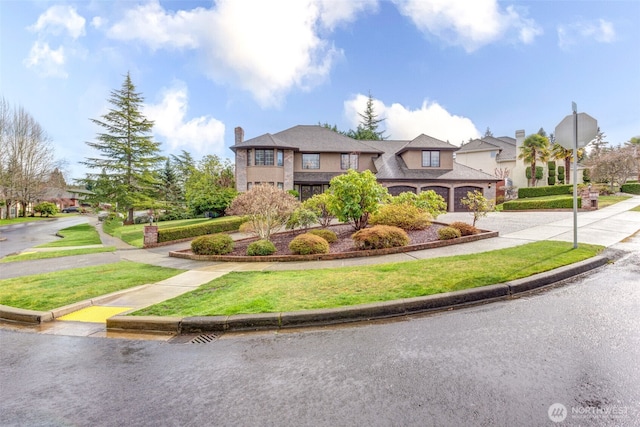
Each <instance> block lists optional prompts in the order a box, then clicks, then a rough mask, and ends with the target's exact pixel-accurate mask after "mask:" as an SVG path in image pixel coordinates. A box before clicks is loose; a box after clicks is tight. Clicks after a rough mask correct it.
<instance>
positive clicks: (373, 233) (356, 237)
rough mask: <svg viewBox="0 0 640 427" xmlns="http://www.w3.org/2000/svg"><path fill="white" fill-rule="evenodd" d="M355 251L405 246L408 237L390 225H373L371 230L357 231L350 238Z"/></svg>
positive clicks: (402, 231)
mask: <svg viewBox="0 0 640 427" xmlns="http://www.w3.org/2000/svg"><path fill="white" fill-rule="evenodd" d="M351 238H352V239H353V241H354V242H355V246H356V249H361V250H366V249H384V248H395V247H398V246H406V245H408V244H409V236H407V233H406V232H405V231H404V230H403V229H402V228H399V227H394V226H391V225H374V226H373V227H371V228H363V229H362V230H358V231H356V232H355V233H353V235H352V236H351Z"/></svg>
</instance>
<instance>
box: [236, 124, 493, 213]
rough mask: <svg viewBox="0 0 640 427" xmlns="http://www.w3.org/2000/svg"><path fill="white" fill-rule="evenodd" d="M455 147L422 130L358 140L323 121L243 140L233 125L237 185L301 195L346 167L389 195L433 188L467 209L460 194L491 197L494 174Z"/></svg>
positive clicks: (318, 189)
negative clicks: (370, 176) (367, 174)
mask: <svg viewBox="0 0 640 427" xmlns="http://www.w3.org/2000/svg"><path fill="white" fill-rule="evenodd" d="M457 149H458V147H456V146H454V145H451V144H449V143H448V142H444V141H440V140H438V139H436V138H432V137H430V136H427V135H424V134H422V135H419V136H418V137H416V138H415V139H413V140H383V141H359V140H355V139H352V138H349V137H347V136H344V135H342V134H340V133H338V132H335V131H333V130H331V129H327V128H325V127H323V126H313V125H311V126H306V125H299V126H294V127H292V128H290V129H287V130H284V131H282V132H278V133H276V134H264V135H261V136H258V137H255V138H252V139H248V140H245V139H244V131H243V129H242V128H240V127H238V128H236V129H235V144H234V145H233V146H232V147H231V150H232V151H233V152H234V153H235V174H236V189H237V190H238V191H240V192H242V191H247V190H248V189H250V188H251V187H252V186H254V185H257V184H260V183H269V184H272V185H274V186H276V187H278V188H281V189H283V190H296V191H297V192H298V193H299V194H300V199H301V200H306V199H308V198H310V197H312V196H313V195H314V194H320V193H323V192H324V191H325V190H327V189H328V188H329V182H330V181H331V179H332V178H333V177H335V176H338V175H341V174H343V173H346V172H347V171H348V170H349V169H354V170H356V171H359V172H362V171H365V170H370V171H371V172H373V173H374V174H375V175H376V178H377V179H378V182H380V184H382V185H384V186H385V187H387V189H388V190H389V193H391V194H393V195H397V194H400V193H401V192H404V191H411V192H413V193H420V192H421V191H427V190H433V191H435V192H436V193H437V194H439V195H441V196H442V197H443V198H444V200H445V201H446V202H447V210H448V211H450V212H453V211H463V210H466V208H464V206H462V204H461V202H460V201H461V199H462V198H464V197H466V195H467V192H468V191H473V190H479V191H481V192H482V193H483V195H484V196H485V197H486V198H488V199H495V189H496V183H497V182H498V181H499V179H498V178H496V177H495V176H493V175H491V174H488V173H485V172H481V171H478V170H476V169H473V168H471V167H468V166H465V165H462V164H460V163H457V162H456V161H455V160H454V152H455V151H456V150H457Z"/></svg>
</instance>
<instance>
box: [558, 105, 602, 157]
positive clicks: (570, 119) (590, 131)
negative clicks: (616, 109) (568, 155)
mask: <svg viewBox="0 0 640 427" xmlns="http://www.w3.org/2000/svg"><path fill="white" fill-rule="evenodd" d="M574 117H575V118H577V120H578V138H577V141H578V148H582V147H584V146H585V145H587V144H588V143H590V142H591V141H593V140H594V139H595V138H596V135H597V134H598V121H597V120H596V119H594V118H593V117H591V116H590V115H588V114H587V113H577V114H570V115H568V116H567V117H565V118H564V119H562V121H561V122H560V124H558V126H556V131H555V135H554V136H555V138H556V143H558V144H560V145H562V146H563V147H564V148H566V149H567V150H571V149H573V146H574V143H575V141H576V139H575V136H574V128H575V123H574Z"/></svg>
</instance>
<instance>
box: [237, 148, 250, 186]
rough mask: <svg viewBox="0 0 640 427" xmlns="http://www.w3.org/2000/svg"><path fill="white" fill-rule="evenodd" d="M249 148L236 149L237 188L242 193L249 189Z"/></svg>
mask: <svg viewBox="0 0 640 427" xmlns="http://www.w3.org/2000/svg"><path fill="white" fill-rule="evenodd" d="M248 155H249V153H248V150H244V149H242V150H240V149H238V150H236V170H235V172H236V190H238V192H240V193H244V192H245V191H247V156H248Z"/></svg>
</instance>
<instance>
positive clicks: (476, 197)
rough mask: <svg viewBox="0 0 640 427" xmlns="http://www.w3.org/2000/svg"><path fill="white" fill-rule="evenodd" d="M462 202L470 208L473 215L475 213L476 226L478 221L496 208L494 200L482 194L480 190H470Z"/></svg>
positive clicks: (474, 224) (474, 222)
mask: <svg viewBox="0 0 640 427" xmlns="http://www.w3.org/2000/svg"><path fill="white" fill-rule="evenodd" d="M460 202H461V203H462V204H463V205H464V206H466V207H467V209H469V212H470V213H471V215H473V224H472V225H473V226H474V227H475V226H476V222H477V221H478V220H479V219H480V218H482V217H485V216H487V214H488V213H489V212H491V211H492V210H493V208H494V206H493V202H492V201H491V200H489V199H487V198H486V197H484V196H483V195H482V193H481V192H480V191H478V190H474V191H468V192H467V197H464V198H463V199H462V200H460Z"/></svg>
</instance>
